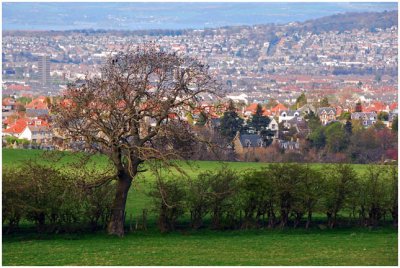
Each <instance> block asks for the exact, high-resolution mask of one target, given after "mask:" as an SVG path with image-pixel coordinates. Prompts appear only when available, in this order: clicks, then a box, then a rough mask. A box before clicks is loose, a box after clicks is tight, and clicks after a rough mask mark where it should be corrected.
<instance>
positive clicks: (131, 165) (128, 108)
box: [52, 44, 217, 236]
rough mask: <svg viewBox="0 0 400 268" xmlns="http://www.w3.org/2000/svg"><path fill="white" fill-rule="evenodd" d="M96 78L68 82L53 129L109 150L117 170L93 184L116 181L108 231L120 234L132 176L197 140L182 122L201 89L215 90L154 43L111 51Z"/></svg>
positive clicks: (203, 72) (200, 70)
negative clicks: (146, 162)
mask: <svg viewBox="0 0 400 268" xmlns="http://www.w3.org/2000/svg"><path fill="white" fill-rule="evenodd" d="M101 73H102V75H101V77H94V78H89V77H87V78H86V79H85V81H84V82H83V83H82V84H81V85H76V84H75V85H70V86H69V87H68V89H67V90H66V92H65V96H64V99H63V100H61V102H60V103H59V104H58V105H54V106H53V107H52V110H53V112H54V119H55V128H57V130H58V131H59V132H60V133H62V135H63V136H64V137H66V138H71V139H72V140H80V141H82V142H83V143H84V144H85V148H86V150H87V151H92V152H100V153H102V154H105V155H106V156H108V158H109V159H110V160H111V162H112V163H113V166H114V167H115V174H112V175H111V176H106V177H104V178H97V181H96V183H93V184H92V186H98V185H101V184H103V183H105V182H107V181H110V180H113V179H116V187H117V191H116V196H115V199H114V203H113V208H112V213H111V219H110V222H109V224H108V233H109V234H113V235H118V236H123V235H124V220H125V205H126V200H127V195H128V191H129V189H130V187H131V184H132V181H133V180H134V179H135V177H136V175H137V174H138V172H140V171H141V168H140V166H141V164H142V163H143V162H145V161H146V160H151V159H157V160H163V161H164V163H166V164H167V165H172V164H170V162H169V161H168V160H170V159H177V158H179V157H185V156H187V155H189V154H190V148H192V147H193V146H192V145H193V143H194V142H196V140H195V138H196V135H194V134H193V133H192V132H191V129H190V126H189V124H187V123H186V122H185V121H181V120H180V118H183V117H184V115H185V114H186V113H187V112H188V111H191V110H192V109H193V108H195V107H196V105H197V102H198V101H199V100H200V99H201V96H200V95H201V94H202V93H207V94H209V93H214V92H216V89H217V83H216V81H215V80H214V79H213V78H212V77H211V76H210V75H209V72H208V67H207V66H205V65H203V64H201V63H199V62H198V61H196V60H195V59H192V58H189V57H183V56H178V55H176V54H174V53H169V52H164V51H161V50H160V49H158V48H157V47H156V46H155V45H153V44H144V45H140V46H138V47H137V48H136V49H134V50H132V49H130V50H128V51H126V52H120V53H117V54H116V55H114V56H112V57H110V58H109V59H108V61H107V63H106V64H105V65H104V66H103V68H102V70H101Z"/></svg>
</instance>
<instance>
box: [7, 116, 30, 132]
mask: <svg viewBox="0 0 400 268" xmlns="http://www.w3.org/2000/svg"><path fill="white" fill-rule="evenodd" d="M27 125H28V119H27V118H21V119H18V120H17V121H16V122H15V123H14V124H12V125H11V126H10V127H9V128H7V129H4V130H3V132H4V133H15V134H20V133H22V131H24V129H25V127H26V126H27Z"/></svg>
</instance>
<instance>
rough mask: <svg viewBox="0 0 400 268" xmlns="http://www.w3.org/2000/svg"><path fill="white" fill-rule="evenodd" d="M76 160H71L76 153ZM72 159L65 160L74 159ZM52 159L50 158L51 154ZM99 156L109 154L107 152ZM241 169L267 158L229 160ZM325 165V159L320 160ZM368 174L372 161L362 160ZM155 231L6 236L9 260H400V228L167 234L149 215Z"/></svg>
mask: <svg viewBox="0 0 400 268" xmlns="http://www.w3.org/2000/svg"><path fill="white" fill-rule="evenodd" d="M2 153H3V166H13V165H16V164H18V163H20V162H21V161H22V160H28V159H29V158H35V159H43V158H42V157H41V151H35V150H8V149H3V150H2ZM69 160H71V159H69ZM69 160H68V158H67V159H66V160H65V161H69ZM43 161H44V160H43ZM98 161H99V162H101V161H104V160H101V158H99V160H98ZM194 164H195V165H194V166H197V168H189V167H188V166H187V165H186V164H182V165H183V166H184V168H185V170H187V172H188V173H189V174H193V175H194V174H196V173H198V172H200V171H204V170H207V169H210V170H215V169H216V168H218V167H219V166H220V163H218V162H210V161H198V162H195V163H194ZM228 165H229V166H230V167H232V168H233V169H237V170H243V169H246V168H257V167H261V166H263V165H267V164H263V163H228ZM313 166H315V168H322V169H323V168H324V166H325V165H323V164H313ZM354 168H355V169H356V171H357V172H359V173H360V174H362V172H363V170H365V169H366V166H365V165H354ZM151 181H152V179H151V176H149V174H146V173H144V175H142V176H141V177H140V178H138V180H137V181H136V182H135V184H134V187H132V189H131V192H130V194H129V197H128V202H127V215H128V217H127V220H128V221H129V215H130V214H133V217H134V218H135V217H136V216H137V215H140V214H141V212H142V209H143V208H148V209H150V208H151V200H150V199H149V198H148V197H147V196H146V191H147V190H148V184H149V183H151ZM148 218H149V222H148V225H149V230H147V231H135V232H131V233H128V234H127V235H126V237H125V238H123V239H119V238H116V237H110V236H108V235H107V234H105V233H103V232H100V233H96V234H79V235H66V234H58V235H39V234H34V233H30V232H29V231H26V233H19V234H14V235H5V236H3V244H2V245H3V263H2V264H3V265H393V266H395V265H397V263H398V260H397V248H398V247H397V245H398V242H397V237H398V234H397V230H396V229H394V228H391V227H381V228H378V229H376V230H368V229H359V228H351V229H345V228H339V229H335V230H328V229H326V230H320V229H318V228H314V229H310V230H308V231H307V230H302V229H298V230H293V229H288V230H283V231H281V230H252V231H210V230H200V231H176V232H172V233H168V234H160V233H159V231H158V230H156V228H155V221H156V218H155V216H154V214H150V215H149V217H148Z"/></svg>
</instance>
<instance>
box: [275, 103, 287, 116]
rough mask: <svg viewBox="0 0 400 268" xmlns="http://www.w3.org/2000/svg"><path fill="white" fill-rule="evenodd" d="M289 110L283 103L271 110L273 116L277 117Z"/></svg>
mask: <svg viewBox="0 0 400 268" xmlns="http://www.w3.org/2000/svg"><path fill="white" fill-rule="evenodd" d="M287 110H289V109H288V108H287V107H286V106H285V105H283V104H282V103H279V104H277V105H276V106H274V107H272V108H271V114H272V115H277V114H280V113H281V112H283V111H287Z"/></svg>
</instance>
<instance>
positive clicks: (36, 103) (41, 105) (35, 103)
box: [26, 96, 48, 110]
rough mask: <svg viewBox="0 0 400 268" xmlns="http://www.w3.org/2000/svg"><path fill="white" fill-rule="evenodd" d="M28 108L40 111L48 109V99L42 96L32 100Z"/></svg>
mask: <svg viewBox="0 0 400 268" xmlns="http://www.w3.org/2000/svg"><path fill="white" fill-rule="evenodd" d="M26 108H29V109H40V110H45V109H48V107H47V103H46V97H44V96H40V97H38V98H36V99H34V100H32V101H31V102H30V103H29V104H27V105H26Z"/></svg>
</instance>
